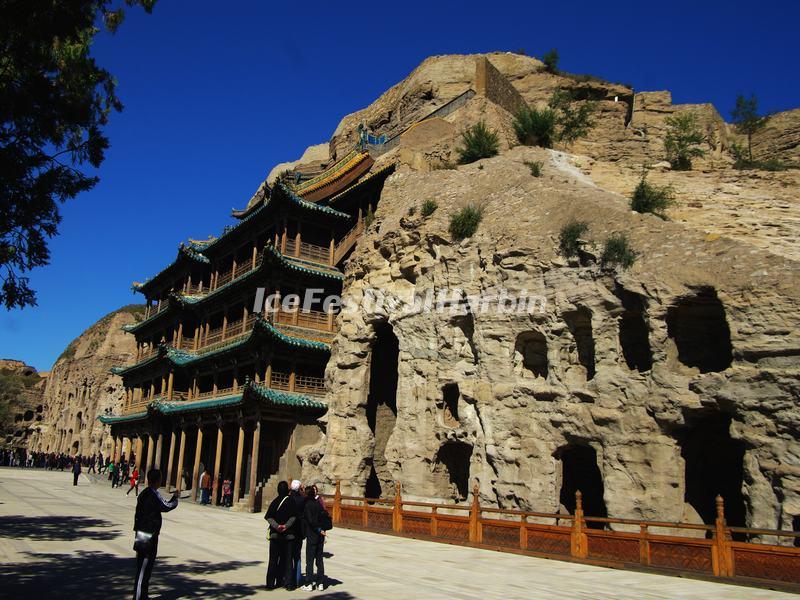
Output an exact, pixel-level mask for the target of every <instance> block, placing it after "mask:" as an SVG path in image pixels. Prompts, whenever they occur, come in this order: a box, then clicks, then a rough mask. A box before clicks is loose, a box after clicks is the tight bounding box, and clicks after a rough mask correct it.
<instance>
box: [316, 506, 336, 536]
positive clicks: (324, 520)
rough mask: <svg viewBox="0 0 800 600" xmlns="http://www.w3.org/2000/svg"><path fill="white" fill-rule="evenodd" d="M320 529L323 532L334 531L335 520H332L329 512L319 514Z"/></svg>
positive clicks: (324, 511)
mask: <svg viewBox="0 0 800 600" xmlns="http://www.w3.org/2000/svg"><path fill="white" fill-rule="evenodd" d="M319 528H320V529H322V531H330V530H331V529H333V519H331V515H330V513H328V511H327V510H324V509H323V510H322V511H321V512H320V513H319Z"/></svg>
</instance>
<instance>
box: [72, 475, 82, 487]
mask: <svg viewBox="0 0 800 600" xmlns="http://www.w3.org/2000/svg"><path fill="white" fill-rule="evenodd" d="M79 475H80V473H73V474H72V485H78V476H79Z"/></svg>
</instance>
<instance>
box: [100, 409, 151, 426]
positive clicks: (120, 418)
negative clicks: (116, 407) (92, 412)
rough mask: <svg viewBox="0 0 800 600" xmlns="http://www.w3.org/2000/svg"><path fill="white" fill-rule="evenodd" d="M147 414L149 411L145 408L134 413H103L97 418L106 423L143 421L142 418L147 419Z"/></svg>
mask: <svg viewBox="0 0 800 600" xmlns="http://www.w3.org/2000/svg"><path fill="white" fill-rule="evenodd" d="M147 415H148V412H147V411H146V410H145V411H143V412H138V413H134V414H132V415H101V416H99V417H97V419H98V420H99V421H100V422H101V423H103V424H105V425H112V424H113V423H125V422H128V421H141V420H142V419H146V418H147Z"/></svg>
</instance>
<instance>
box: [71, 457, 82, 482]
mask: <svg viewBox="0 0 800 600" xmlns="http://www.w3.org/2000/svg"><path fill="white" fill-rule="evenodd" d="M80 474H81V461H79V460H78V459H77V457H76V458H75V460H74V461H72V485H78V477H79V476H80Z"/></svg>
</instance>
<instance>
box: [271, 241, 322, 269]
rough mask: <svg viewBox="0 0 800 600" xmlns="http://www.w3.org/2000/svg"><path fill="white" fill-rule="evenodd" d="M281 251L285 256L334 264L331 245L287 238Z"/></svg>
mask: <svg viewBox="0 0 800 600" xmlns="http://www.w3.org/2000/svg"><path fill="white" fill-rule="evenodd" d="M281 253H282V254H283V255H284V256H290V257H293V258H299V259H301V260H307V261H308V262H313V263H317V264H320V265H324V266H326V267H331V266H333V262H332V259H333V257H332V255H331V248H330V246H317V245H315V244H309V243H306V242H304V241H302V240H300V241H299V242H298V241H297V240H296V239H294V238H286V239H285V240H284V242H283V244H282V246H281Z"/></svg>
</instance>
